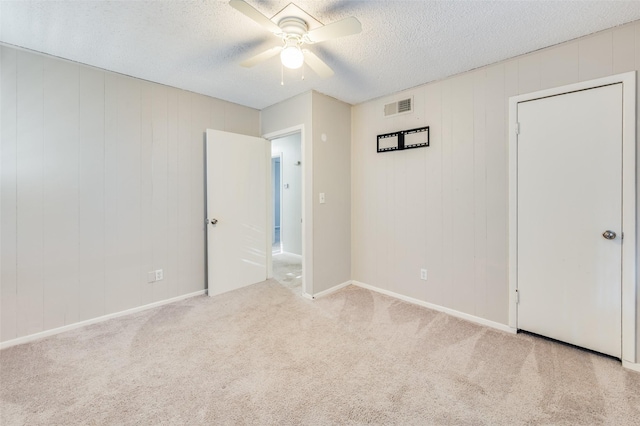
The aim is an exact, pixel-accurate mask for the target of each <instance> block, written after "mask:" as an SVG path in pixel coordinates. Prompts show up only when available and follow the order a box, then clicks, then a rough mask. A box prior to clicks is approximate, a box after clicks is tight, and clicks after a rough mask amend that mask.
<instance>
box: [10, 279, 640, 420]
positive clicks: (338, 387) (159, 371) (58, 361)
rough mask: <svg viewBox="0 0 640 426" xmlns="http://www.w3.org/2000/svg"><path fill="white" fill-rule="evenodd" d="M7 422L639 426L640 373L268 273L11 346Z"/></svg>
mask: <svg viewBox="0 0 640 426" xmlns="http://www.w3.org/2000/svg"><path fill="white" fill-rule="evenodd" d="M0 380H1V382H0V408H1V410H2V412H1V417H0V420H1V422H2V425H18V424H29V425H39V424H42V425H45V424H46V425H69V424H118V425H121V424H123V425H127V424H190V425H193V424H223V425H229V424H259V425H264V424H278V425H282V424H284V425H286V424H291V425H293V424H296V425H297V424H312V425H316V424H319V425H326V424H401V425H411V424H415V425H429V424H438V425H440V424H443V425H449V424H451V425H525V424H526V425H529V424H530V425H538V424H552V425H569V424H580V425H597V424H609V425H638V424H640V374H637V373H633V372H629V371H627V370H625V369H623V368H622V367H621V365H620V363H619V362H617V361H615V360H613V359H610V358H607V357H603V356H599V355H596V354H593V353H590V352H586V351H582V350H579V349H575V348H572V347H569V346H566V345H562V344H558V343H554V342H551V341H548V340H545V339H541V338H536V337H533V336H529V335H522V334H521V335H517V336H514V335H509V334H506V333H502V332H499V331H495V330H492V329H489V328H485V327H482V326H479V325H475V324H472V323H468V322H465V321H462V320H459V319H456V318H453V317H450V316H447V315H445V314H442V313H438V312H434V311H431V310H428V309H425V308H421V307H418V306H414V305H411V304H407V303H404V302H400V301H397V300H394V299H392V298H389V297H386V296H382V295H379V294H377V293H373V292H370V291H368V290H364V289H361V288H358V287H353V286H349V287H346V288H344V289H342V290H340V291H338V292H336V293H334V294H333V295H331V296H328V297H326V298H323V299H319V300H316V301H310V300H306V299H303V298H301V297H300V296H299V295H297V294H296V293H295V291H294V290H292V289H290V288H288V287H286V286H283V285H281V284H280V283H278V282H277V281H275V280H269V281H266V282H263V283H260V284H256V285H253V286H250V287H247V288H244V289H240V290H237V291H234V292H231V293H227V294H223V295H220V296H217V297H214V298H209V297H206V296H202V297H196V298H192V299H188V300H185V301H182V302H178V303H174V304H171V305H167V306H164V307H160V308H157V309H153V310H149V311H146V312H141V313H138V314H134V315H131V316H127V317H123V318H118V319H114V320H110V321H107V322H103V323H100V324H95V325H92V326H88V327H86V328H83V329H79V330H76V331H71V332H68V333H64V334H60V335H57V336H54V337H51V338H47V339H44V340H40V341H38V342H34V343H30V344H25V345H21V346H16V347H13V348H8V349H5V350H2V351H0Z"/></svg>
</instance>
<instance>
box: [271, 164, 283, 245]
mask: <svg viewBox="0 0 640 426" xmlns="http://www.w3.org/2000/svg"><path fill="white" fill-rule="evenodd" d="M271 155H272V157H271V188H272V190H271V191H272V192H271V194H272V200H271V204H272V209H273V224H272V228H273V229H272V231H271V232H272V238H271V241H272V247H271V254H279V253H281V252H282V239H281V238H280V225H281V223H282V153H279V154H277V155H274V154H273V153H272V154H271Z"/></svg>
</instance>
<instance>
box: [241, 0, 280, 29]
mask: <svg viewBox="0 0 640 426" xmlns="http://www.w3.org/2000/svg"><path fill="white" fill-rule="evenodd" d="M229 5H230V6H231V7H233V8H234V9H236V10H237V11H239V12H242V13H244V14H245V15H246V16H248V17H249V18H251V19H253V20H254V21H255V22H257V23H258V24H260V25H262V26H263V27H265V28H266V29H267V30H268V31H271V32H272V33H274V34H280V33H281V32H282V30H281V29H280V27H279V26H277V25H276V24H274V23H273V21H271V19H269V18H267V17H266V16H264V15H263V14H262V13H260V12H259V11H258V10H256V9H255V8H254V7H253V6H251V5H250V4H249V3H247V2H246V1H244V0H231V1H230V2H229Z"/></svg>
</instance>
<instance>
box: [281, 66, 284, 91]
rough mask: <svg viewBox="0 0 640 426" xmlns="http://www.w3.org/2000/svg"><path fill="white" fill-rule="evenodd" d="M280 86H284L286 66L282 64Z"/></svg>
mask: <svg viewBox="0 0 640 426" xmlns="http://www.w3.org/2000/svg"><path fill="white" fill-rule="evenodd" d="M280 86H284V65H282V64H280Z"/></svg>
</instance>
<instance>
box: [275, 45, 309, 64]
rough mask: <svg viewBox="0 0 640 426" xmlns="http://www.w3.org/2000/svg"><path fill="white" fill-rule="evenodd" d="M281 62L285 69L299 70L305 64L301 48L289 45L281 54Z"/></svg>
mask: <svg viewBox="0 0 640 426" xmlns="http://www.w3.org/2000/svg"><path fill="white" fill-rule="evenodd" d="M280 60H281V61H282V65H284V66H285V67H287V68H289V69H292V70H297V69H298V68H300V67H301V66H302V64H303V63H304V54H303V53H302V50H301V49H300V46H297V45H291V44H289V45H287V46H286V47H285V48H284V49H282V52H280Z"/></svg>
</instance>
